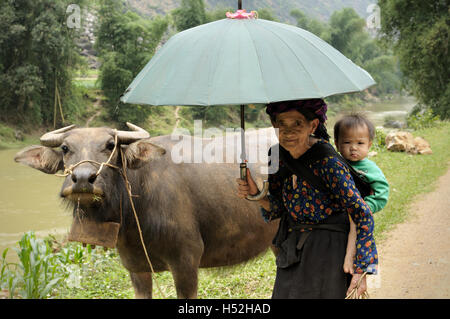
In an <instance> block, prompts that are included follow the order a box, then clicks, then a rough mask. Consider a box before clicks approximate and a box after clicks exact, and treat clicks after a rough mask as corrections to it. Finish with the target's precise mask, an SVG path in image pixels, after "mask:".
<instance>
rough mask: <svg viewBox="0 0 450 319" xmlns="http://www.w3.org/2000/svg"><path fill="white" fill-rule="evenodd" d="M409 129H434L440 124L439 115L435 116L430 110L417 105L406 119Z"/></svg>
mask: <svg viewBox="0 0 450 319" xmlns="http://www.w3.org/2000/svg"><path fill="white" fill-rule="evenodd" d="M406 122H407V124H408V127H409V128H412V129H413V130H420V129H423V128H428V127H434V126H437V125H438V124H439V123H440V117H439V115H435V114H434V113H433V111H432V109H431V108H428V107H425V106H423V105H421V104H417V105H416V106H415V107H414V108H413V109H412V111H411V113H410V114H409V115H408V118H407V119H406Z"/></svg>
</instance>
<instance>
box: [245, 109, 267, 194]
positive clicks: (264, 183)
mask: <svg viewBox="0 0 450 319" xmlns="http://www.w3.org/2000/svg"><path fill="white" fill-rule="evenodd" d="M244 112H245V105H241V164H240V166H239V168H240V173H241V179H242V180H244V181H247V159H246V158H247V154H246V152H245V118H244ZM268 191H269V182H268V181H267V180H265V181H264V182H263V188H262V190H261V191H260V192H259V193H258V194H256V195H248V196H247V199H248V200H251V201H258V200H260V199H262V198H264V197H265V196H266V194H267V192H268Z"/></svg>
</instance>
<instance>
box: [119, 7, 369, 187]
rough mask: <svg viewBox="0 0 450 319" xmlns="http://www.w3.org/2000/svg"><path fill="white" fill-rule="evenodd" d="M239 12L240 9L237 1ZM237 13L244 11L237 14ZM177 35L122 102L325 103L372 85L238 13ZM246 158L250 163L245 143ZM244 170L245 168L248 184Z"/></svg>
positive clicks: (323, 49) (314, 43) (290, 31)
mask: <svg viewBox="0 0 450 319" xmlns="http://www.w3.org/2000/svg"><path fill="white" fill-rule="evenodd" d="M239 7H241V3H240V1H239ZM239 9H240V8H239ZM229 16H230V17H232V18H227V19H223V20H219V21H215V22H211V23H207V24H204V25H200V26H198V27H194V28H191V29H188V30H186V31H183V32H180V33H178V34H176V35H174V36H173V37H172V38H170V39H169V41H167V43H166V44H165V45H164V46H163V47H162V48H161V49H160V50H159V51H158V52H157V53H156V54H155V56H154V57H153V58H152V59H151V60H150V62H148V64H147V65H146V66H145V67H144V68H143V70H142V71H141V72H140V73H139V74H138V75H137V76H136V78H135V79H134V80H133V82H132V83H131V84H130V85H129V87H128V89H127V90H126V91H125V93H124V95H123V96H122V97H121V101H122V102H124V103H133V104H149V105H241V127H242V129H243V130H242V141H244V140H243V139H244V132H243V131H244V128H245V127H244V116H243V110H244V105H245V104H253V103H255V104H256V103H270V102H276V101H285V100H297V99H310V98H324V97H327V96H330V95H334V94H340V93H348V92H357V91H361V90H364V89H366V88H367V87H369V86H371V85H373V84H375V81H374V80H373V78H372V77H371V76H370V74H369V73H367V72H366V71H365V70H363V69H362V68H360V67H359V66H357V65H356V64H354V63H353V62H352V61H350V60H349V59H348V58H346V57H345V56H344V55H342V54H341V53H340V52H339V51H338V50H336V49H334V48H333V47H332V46H330V45H329V44H328V43H326V42H325V41H323V40H322V39H320V38H319V37H317V36H315V35H314V34H312V33H310V32H308V31H306V30H303V29H300V28H298V27H294V26H291V25H286V24H283V23H277V22H272V21H267V20H263V19H257V18H254V16H255V14H254V13H253V12H252V13H250V14H247V13H246V12H245V11H239V10H238V12H237V13H236V14H234V15H229ZM241 145H242V152H241V159H242V163H245V158H246V156H245V148H244V147H245V143H244V142H242V143H241ZM244 171H246V170H245V164H241V177H243V178H244V175H243V174H244Z"/></svg>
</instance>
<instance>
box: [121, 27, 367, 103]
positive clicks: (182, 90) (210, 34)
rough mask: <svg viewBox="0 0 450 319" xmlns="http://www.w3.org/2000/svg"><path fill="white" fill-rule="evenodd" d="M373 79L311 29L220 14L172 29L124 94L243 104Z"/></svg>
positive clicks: (330, 91) (358, 85)
mask: <svg viewBox="0 0 450 319" xmlns="http://www.w3.org/2000/svg"><path fill="white" fill-rule="evenodd" d="M373 84H375V81H374V80H373V78H372V77H371V76H370V74H369V73H367V72H366V71H365V70H363V69H362V68H360V67H359V66H357V65H356V64H354V63H353V62H352V61H350V60H349V59H348V58H346V57H345V56H344V55H342V54H341V53H340V52H339V51H338V50H336V49H334V48H333V47H332V46H330V45H329V44H328V43H326V42H325V41H323V40H322V39H320V38H319V37H317V36H315V35H314V34H312V33H310V32H308V31H306V30H303V29H300V28H298V27H294V26H290V25H286V24H282V23H277V22H273V21H267V20H263V19H223V20H219V21H215V22H211V23H208V24H204V25H201V26H198V27H195V28H192V29H188V30H186V31H183V32H180V33H178V34H176V35H174V36H173V37H172V38H171V39H170V40H169V41H168V42H167V43H166V44H165V45H164V46H163V47H162V48H161V49H160V50H159V51H158V52H157V54H155V56H154V57H153V58H152V59H151V60H150V62H149V63H148V64H147V65H146V66H145V67H144V69H143V70H142V71H141V72H140V73H139V74H138V76H137V77H136V78H135V79H134V81H133V82H132V83H131V84H130V86H129V88H128V89H127V90H126V92H125V94H124V95H123V96H122V98H121V100H122V102H124V103H133V104H150V105H242V104H250V103H270V102H276V101H283V100H296V99H309V98H324V97H327V96H330V95H334V94H339V93H348V92H357V91H361V90H364V89H366V88H367V87H369V86H371V85H373Z"/></svg>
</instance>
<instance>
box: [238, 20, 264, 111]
mask: <svg viewBox="0 0 450 319" xmlns="http://www.w3.org/2000/svg"><path fill="white" fill-rule="evenodd" d="M244 25H245V30H247V33H248V35H249V38H250V39H251V41H252V44H253V48H254V50H255V53H256V55H257V56H258V66H259V74H260V75H261V82H262V84H263V85H264V92H266V102H267V103H270V101H269V94H268V91H267V86H266V82H265V81H264V76H263V70H262V68H261V59H260V55H259V53H258V50H256V44H255V39H253V38H252V37H251V36H250V31H249V30H248V27H247V24H244Z"/></svg>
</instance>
